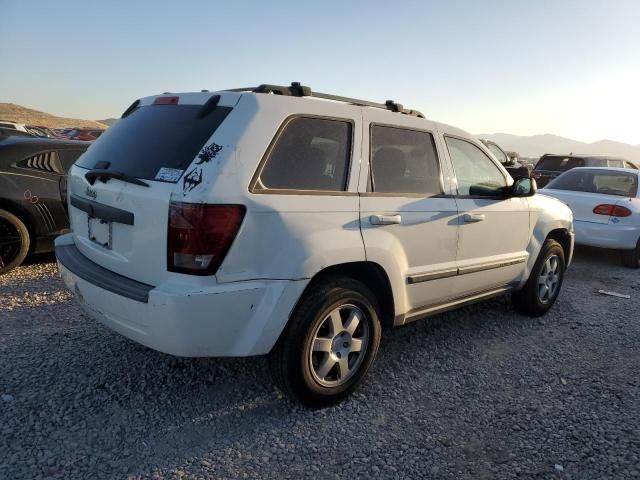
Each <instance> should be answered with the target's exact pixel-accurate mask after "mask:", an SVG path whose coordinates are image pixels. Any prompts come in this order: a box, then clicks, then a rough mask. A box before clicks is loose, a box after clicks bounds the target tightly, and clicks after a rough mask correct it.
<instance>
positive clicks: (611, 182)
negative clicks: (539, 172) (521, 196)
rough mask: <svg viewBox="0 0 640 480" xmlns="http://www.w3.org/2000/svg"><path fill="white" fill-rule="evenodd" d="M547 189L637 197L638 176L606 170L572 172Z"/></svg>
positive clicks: (562, 176)
mask: <svg viewBox="0 0 640 480" xmlns="http://www.w3.org/2000/svg"><path fill="white" fill-rule="evenodd" d="M545 188H552V189H554V190H569V191H574V192H588V193H600V194H604V195H618V196H621V197H635V196H636V195H637V193H638V176H637V175H636V174H635V173H625V172H607V171H606V170H604V171H597V170H586V169H585V170H582V169H581V170H571V171H570V172H566V173H563V174H562V175H560V176H559V177H558V178H556V179H555V180H553V181H551V182H550V183H549V184H548V185H547V186H546V187H545Z"/></svg>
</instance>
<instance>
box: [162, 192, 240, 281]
mask: <svg viewBox="0 0 640 480" xmlns="http://www.w3.org/2000/svg"><path fill="white" fill-rule="evenodd" d="M244 214H245V207H244V206H243V205H205V204H197V203H181V202H171V204H170V205H169V231H168V247H167V267H168V269H169V271H171V272H180V273H189V274H191V275H213V274H214V273H216V271H217V270H218V267H220V264H221V263H222V261H223V260H224V257H225V256H226V254H227V252H228V251H229V248H230V247H231V244H232V243H233V240H234V239H235V237H236V235H237V233H238V230H239V229H240V225H241V224H242V219H243V218H244Z"/></svg>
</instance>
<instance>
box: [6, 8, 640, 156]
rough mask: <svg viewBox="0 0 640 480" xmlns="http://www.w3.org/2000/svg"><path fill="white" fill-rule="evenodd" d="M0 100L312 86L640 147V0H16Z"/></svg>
mask: <svg viewBox="0 0 640 480" xmlns="http://www.w3.org/2000/svg"><path fill="white" fill-rule="evenodd" d="M0 38H1V39H2V41H1V42H0V102H11V103H17V104H20V105H24V106H27V107H30V108H35V109H37V110H41V111H45V112H48V113H52V114H55V115H60V116H67V117H74V118H84V119H101V118H108V117H119V116H120V114H121V113H122V112H123V111H124V110H125V109H126V108H127V106H129V105H130V104H131V103H132V102H133V101H134V100H135V99H137V98H139V97H143V96H147V95H152V94H156V93H161V92H165V91H172V92H180V91H194V90H195V91H199V90H201V89H208V90H212V91H213V90H216V89H224V88H232V87H246V86H251V85H258V84H261V83H273V84H289V83H290V82H292V81H300V82H302V83H303V84H305V85H308V86H310V87H311V88H312V89H313V90H316V91H321V92H325V93H333V94H337V95H344V96H351V97H357V98H362V99H367V100H372V101H385V100H388V99H393V100H395V101H397V102H399V103H402V104H403V105H405V106H406V107H410V108H414V109H418V110H420V111H422V112H423V113H425V115H426V116H427V117H428V118H430V119H433V120H437V121H440V122H445V123H449V124H453V125H455V126H457V127H460V128H463V129H465V130H467V131H470V132H473V133H477V134H479V133H496V132H505V133H512V134H517V135H534V134H545V133H552V134H556V135H561V136H565V137H569V138H573V139H575V140H580V141H587V142H592V141H597V140H601V139H610V140H617V141H622V142H626V143H632V144H640V121H639V118H640V1H638V0H608V1H606V2H605V1H589V0H583V1H573V0H556V1H547V0H536V1H526V0H512V1H506V0H505V1H481V0H477V1H474V0H468V1H462V0H441V1H427V0H423V1H402V0H397V1H389V0H385V1H378V0H369V1H356V0H353V1H348V0H342V1H333V0H323V1H321V2H304V1H300V0H297V1H289V0H287V1H277V0H272V2H265V1H246V0H236V1H226V2H221V1H204V0H203V1H189V0H182V1H161V0H156V1H132V0H127V1H121V0H110V1H94V0H83V1H79V2H76V1H44V0H42V1H40V0H30V1H28V2H23V1H18V0H0Z"/></svg>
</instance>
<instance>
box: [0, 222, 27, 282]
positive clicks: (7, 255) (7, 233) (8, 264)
mask: <svg viewBox="0 0 640 480" xmlns="http://www.w3.org/2000/svg"><path fill="white" fill-rule="evenodd" d="M30 246H31V237H30V236H29V229H28V228H27V226H26V225H25V224H24V222H23V221H22V220H20V219H19V218H18V217H16V216H15V215H14V214H13V213H10V212H7V211H6V210H2V209H0V275H2V274H3V273H7V272H8V271H9V270H12V269H14V268H16V267H17V266H19V265H20V264H21V263H22V262H23V261H24V259H25V258H26V257H27V254H28V253H29V247H30Z"/></svg>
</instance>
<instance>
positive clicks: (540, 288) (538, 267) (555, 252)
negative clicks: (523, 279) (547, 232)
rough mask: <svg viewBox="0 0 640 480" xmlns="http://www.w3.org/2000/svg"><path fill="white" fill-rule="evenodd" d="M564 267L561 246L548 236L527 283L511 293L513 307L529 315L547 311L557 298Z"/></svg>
mask: <svg viewBox="0 0 640 480" xmlns="http://www.w3.org/2000/svg"><path fill="white" fill-rule="evenodd" d="M565 268H566V263H565V257H564V250H563V248H562V246H561V245H560V244H559V243H558V242H556V241H555V240H553V239H551V238H548V239H547V240H546V241H545V242H544V244H543V245H542V249H541V250H540V255H538V259H537V260H536V263H535V265H534V266H533V269H532V270H531V274H530V275H529V279H528V280H527V283H525V285H524V287H523V288H522V289H521V290H519V291H517V292H514V293H513V294H512V295H511V298H512V301H513V306H514V307H515V309H516V310H517V311H518V312H520V313H523V314H525V315H529V316H531V317H540V316H542V315H544V314H545V313H547V312H548V311H549V309H550V308H551V307H552V306H553V304H554V303H555V302H556V299H557V298H558V294H559V293H560V289H561V287H562V281H563V280H564V271H565Z"/></svg>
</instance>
